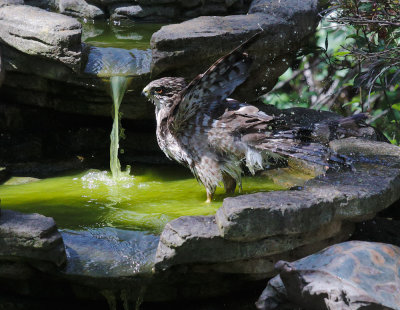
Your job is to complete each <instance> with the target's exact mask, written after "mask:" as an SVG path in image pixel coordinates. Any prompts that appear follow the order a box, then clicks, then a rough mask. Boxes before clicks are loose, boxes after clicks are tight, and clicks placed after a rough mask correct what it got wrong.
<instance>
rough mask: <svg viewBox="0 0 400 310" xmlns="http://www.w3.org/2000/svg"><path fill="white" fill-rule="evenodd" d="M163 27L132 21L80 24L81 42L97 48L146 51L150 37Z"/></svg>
mask: <svg viewBox="0 0 400 310" xmlns="http://www.w3.org/2000/svg"><path fill="white" fill-rule="evenodd" d="M163 25H164V24H152V23H142V24H140V23H135V22H132V21H124V22H123V23H120V24H119V25H117V24H114V23H110V22H109V21H95V22H94V23H93V22H88V23H82V41H83V42H85V43H88V44H90V45H92V46H97V47H116V48H122V49H139V50H147V49H149V48H150V39H151V36H152V35H153V33H154V32H156V31H158V30H159V29H160V28H161V27H162V26H163Z"/></svg>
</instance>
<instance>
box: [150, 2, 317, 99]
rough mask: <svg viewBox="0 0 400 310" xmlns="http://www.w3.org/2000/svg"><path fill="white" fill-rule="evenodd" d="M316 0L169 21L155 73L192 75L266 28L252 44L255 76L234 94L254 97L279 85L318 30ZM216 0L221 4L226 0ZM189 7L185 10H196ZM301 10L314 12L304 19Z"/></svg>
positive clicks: (156, 50)
mask: <svg viewBox="0 0 400 310" xmlns="http://www.w3.org/2000/svg"><path fill="white" fill-rule="evenodd" d="M316 3H317V1H315V0H312V1H307V2H306V3H305V5H304V6H303V3H302V5H301V6H300V5H296V6H294V7H293V9H292V8H290V9H288V8H287V3H283V2H282V3H281V2H279V3H278V2H276V6H278V8H277V11H279V12H280V11H284V10H287V11H288V13H287V14H286V15H283V14H269V13H268V14H265V13H262V12H254V13H252V14H248V15H232V16H224V17H215V16H214V17H211V16H207V17H206V16H202V17H199V18H195V19H192V20H189V21H186V22H183V23H181V24H175V25H168V26H164V27H162V28H161V29H160V30H159V31H158V32H156V33H155V34H154V35H153V37H152V40H151V47H152V50H153V62H152V75H153V76H157V75H163V76H166V75H170V76H183V77H185V78H188V79H191V78H193V77H194V76H196V75H197V74H199V73H202V72H204V71H205V70H206V69H207V68H208V67H209V66H210V65H211V64H212V63H213V62H214V61H215V60H217V59H218V58H219V57H221V56H223V55H225V54H227V53H228V52H229V51H231V50H232V49H233V48H235V47H237V46H238V45H239V44H240V43H241V42H243V40H245V39H246V38H249V37H250V36H252V35H253V34H255V33H257V32H259V31H260V29H263V30H264V35H263V36H262V37H261V38H260V39H259V41H258V42H257V43H256V44H254V45H253V46H251V47H250V48H249V50H248V53H249V54H250V55H251V56H252V57H253V58H255V61H254V64H253V66H252V69H251V73H250V76H251V77H252V78H251V79H248V81H246V82H245V83H244V84H243V85H241V86H239V87H238V89H237V90H236V91H235V93H234V94H233V95H232V98H236V99H239V100H244V101H247V102H248V101H251V100H253V99H255V98H257V97H258V95H260V94H262V93H265V92H267V91H268V90H269V89H271V88H272V87H273V86H274V85H275V82H276V80H277V78H278V77H279V76H280V75H281V74H282V73H283V72H284V71H285V70H286V69H287V68H288V67H289V66H290V63H291V59H293V57H294V53H295V51H297V49H298V48H299V47H300V46H301V45H302V44H304V43H305V42H306V38H307V36H309V35H311V34H313V33H314V31H315V27H316V24H317V21H318V17H317V16H318V11H317V7H316ZM213 5H217V6H218V7H219V8H220V7H221V5H222V4H213ZM199 9H201V8H196V9H195V10H199ZM190 12H191V11H188V12H186V14H190V15H191V16H194V15H195V14H196V13H190ZM221 13H222V11H221ZM301 16H308V17H309V18H306V19H301V18H300V17H301ZM193 59H196V62H193Z"/></svg>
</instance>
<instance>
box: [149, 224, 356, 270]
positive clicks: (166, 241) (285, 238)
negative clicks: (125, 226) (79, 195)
mask: <svg viewBox="0 0 400 310" xmlns="http://www.w3.org/2000/svg"><path fill="white" fill-rule="evenodd" d="M350 226H351V227H349V226H346V225H344V226H343V227H342V224H341V223H340V222H332V223H330V224H327V225H326V226H324V227H322V228H320V229H318V230H315V231H308V232H306V233H304V234H292V235H281V236H276V237H271V238H266V239H259V240H256V241H254V242H235V241H230V240H227V239H225V238H223V237H222V236H221V235H220V233H219V230H218V227H217V225H216V223H215V217H214V216H196V217H195V216H191V217H181V218H179V219H176V220H173V221H171V222H169V223H168V224H167V225H166V227H165V228H164V230H163V233H162V234H161V237H160V243H159V245H158V250H157V255H156V262H157V263H156V269H158V270H162V269H166V268H168V267H171V266H173V265H179V264H204V263H207V264H210V263H224V264H221V265H224V266H225V267H224V268H223V269H224V270H225V271H224V272H230V273H235V272H237V273H241V272H243V270H244V268H247V269H246V270H249V268H250V266H253V265H254V261H257V260H258V259H262V258H264V257H269V258H270V257H272V256H274V255H278V254H279V255H280V257H282V253H285V254H286V253H287V252H289V251H292V250H293V249H295V248H299V247H301V246H304V245H308V244H314V243H318V242H320V241H322V240H326V239H329V238H332V237H334V236H338V235H340V234H341V232H343V231H345V232H346V233H347V234H348V233H349V232H350V233H351V230H352V225H350ZM349 228H350V230H349ZM233 262H236V265H235V267H233V266H232V264H233ZM226 265H228V266H226ZM209 268H211V267H209ZM212 268H213V269H214V271H215V270H216V266H213V267H212ZM221 268H222V267H219V269H220V270H221ZM251 268H253V269H254V267H251ZM268 268H269V269H268ZM259 269H260V268H259ZM263 269H264V271H263V272H260V273H268V272H271V270H273V266H269V267H266V266H264V267H263ZM239 270H241V271H239ZM247 272H248V271H247ZM252 273H257V272H254V271H253V272H252Z"/></svg>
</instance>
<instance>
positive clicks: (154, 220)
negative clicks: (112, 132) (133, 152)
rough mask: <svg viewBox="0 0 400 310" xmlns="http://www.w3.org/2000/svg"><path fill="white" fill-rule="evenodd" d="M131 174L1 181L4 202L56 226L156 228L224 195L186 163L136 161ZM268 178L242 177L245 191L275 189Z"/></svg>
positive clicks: (209, 208) (205, 211)
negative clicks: (210, 195) (209, 188)
mask: <svg viewBox="0 0 400 310" xmlns="http://www.w3.org/2000/svg"><path fill="white" fill-rule="evenodd" d="M133 172H134V174H135V176H134V177H133V176H126V175H125V177H121V178H120V179H119V180H118V181H115V180H114V179H113V178H112V177H111V176H110V173H109V172H108V173H107V172H105V171H104V172H101V171H95V170H90V171H85V172H81V173H75V174H70V175H66V176H62V177H56V178H49V179H43V180H39V181H37V182H32V183H27V184H21V185H1V186H0V198H1V205H2V208H5V209H12V210H16V211H21V212H26V213H33V212H36V213H40V214H43V215H46V216H51V217H53V218H54V219H55V220H56V222H57V224H58V226H59V227H60V228H67V229H90V228H98V227H116V228H121V229H130V230H144V231H149V232H153V233H159V232H160V231H161V230H162V229H163V227H164V225H165V224H166V223H167V222H168V221H171V220H172V219H175V218H178V217H180V216H183V215H211V214H214V213H215V212H216V210H217V209H218V208H219V207H220V206H221V205H222V200H223V198H225V197H226V195H225V194H224V191H223V189H222V188H219V189H218V190H217V192H216V195H215V200H214V201H213V202H212V203H211V204H207V203H205V200H206V192H205V189H204V187H203V186H201V185H199V184H198V183H197V181H196V180H195V179H194V178H193V176H192V175H191V174H190V173H189V172H188V171H187V170H186V169H184V168H182V169H181V168H179V167H173V166H152V167H148V166H137V165H135V166H134V171H133ZM279 189H282V187H279V186H277V185H275V184H273V183H272V181H270V180H269V179H267V178H265V177H264V178H262V177H249V178H244V180H243V193H253V192H259V191H271V190H279Z"/></svg>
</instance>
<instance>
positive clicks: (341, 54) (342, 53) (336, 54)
mask: <svg viewBox="0 0 400 310" xmlns="http://www.w3.org/2000/svg"><path fill="white" fill-rule="evenodd" d="M348 54H350V52H349V51H344V52H336V53H334V54H333V56H336V57H337V56H346V55H348Z"/></svg>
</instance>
